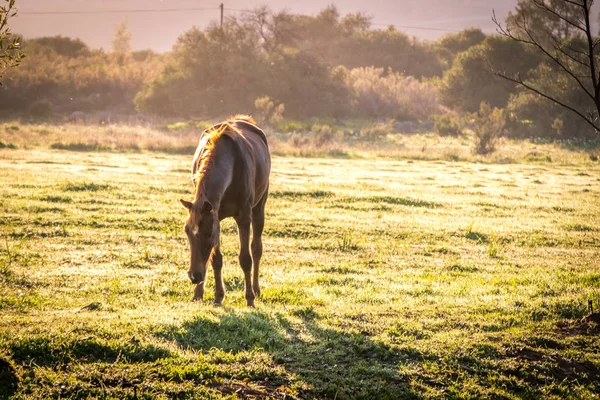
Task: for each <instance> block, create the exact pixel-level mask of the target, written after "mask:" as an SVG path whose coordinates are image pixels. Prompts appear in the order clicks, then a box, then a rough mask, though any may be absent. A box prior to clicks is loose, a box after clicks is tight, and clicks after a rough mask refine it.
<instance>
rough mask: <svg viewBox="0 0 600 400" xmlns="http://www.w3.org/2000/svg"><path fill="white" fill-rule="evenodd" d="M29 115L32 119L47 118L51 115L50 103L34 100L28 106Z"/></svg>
mask: <svg viewBox="0 0 600 400" xmlns="http://www.w3.org/2000/svg"><path fill="white" fill-rule="evenodd" d="M29 114H30V115H31V116H32V117H39V118H43V117H48V116H49V115H51V114H52V103H51V102H49V101H48V100H36V101H34V102H33V103H31V105H30V106H29Z"/></svg>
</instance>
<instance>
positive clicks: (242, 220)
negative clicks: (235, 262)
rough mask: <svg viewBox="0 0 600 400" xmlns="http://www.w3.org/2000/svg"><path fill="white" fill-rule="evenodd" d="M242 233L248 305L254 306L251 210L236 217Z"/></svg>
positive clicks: (241, 250) (241, 263) (241, 255)
mask: <svg viewBox="0 0 600 400" xmlns="http://www.w3.org/2000/svg"><path fill="white" fill-rule="evenodd" d="M235 221H236V222H237V225H238V231H239V235H240V266H241V267H242V271H244V286H245V287H246V305H247V306H248V307H254V289H252V256H251V255H250V223H251V218H250V212H247V213H243V214H242V216H241V217H237V218H236V219H235Z"/></svg>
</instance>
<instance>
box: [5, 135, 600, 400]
mask: <svg viewBox="0 0 600 400" xmlns="http://www.w3.org/2000/svg"><path fill="white" fill-rule="evenodd" d="M57 137H58V136H57ZM2 140H5V139H4V137H3V139H2ZM63 140H64V138H63ZM415 140H420V139H418V138H416V139H415ZM428 140H429V139H428ZM17 146H18V147H19V148H18V149H4V150H0V374H4V375H3V376H6V377H7V378H6V379H5V381H4V383H2V384H0V393H5V394H14V395H15V396H16V397H17V398H48V397H53V398H58V397H61V398H69V397H73V398H87V397H96V398H135V397H137V398H199V399H201V398H210V397H211V396H212V397H213V398H221V397H227V396H230V397H233V398H235V397H240V398H242V397H244V396H245V397H251V396H255V397H259V398H260V397H275V398H284V397H285V396H287V397H288V398H290V397H291V398H294V397H298V398H336V397H337V398H338V399H342V398H365V399H370V398H404V397H408V398H440V397H451V398H465V397H472V398H489V397H502V398H521V397H537V398H557V399H558V398H561V399H562V398H592V397H593V396H594V395H595V394H596V393H598V391H599V390H600V373H599V368H600V353H599V349H600V347H599V345H598V341H597V335H598V332H599V331H598V328H597V325H595V323H594V321H593V320H582V318H583V317H584V316H585V315H586V314H587V313H588V301H589V300H591V301H592V305H593V307H598V304H599V303H598V302H599V301H600V291H599V289H598V288H599V284H600V270H598V265H597V260H598V259H600V239H599V237H600V236H599V235H598V232H600V201H598V198H599V197H600V190H599V189H598V188H599V183H600V165H598V164H597V163H595V164H594V163H592V162H590V161H589V160H586V159H585V158H584V156H583V154H582V153H577V152H576V153H566V150H562V149H559V148H558V147H556V148H555V149H556V151H557V152H558V153H557V154H563V153H562V152H563V151H565V153H564V157H565V158H564V162H560V163H559V162H558V161H555V160H558V159H560V157H562V156H559V155H557V154H552V156H551V157H552V160H553V161H552V162H549V163H541V164H540V163H537V162H535V163H531V162H530V161H527V160H520V161H522V163H521V162H520V163H517V162H514V163H509V164H498V163H489V162H486V163H478V162H473V161H476V160H474V159H470V161H469V162H461V161H445V160H444V159H439V160H437V161H428V160H420V159H417V158H415V157H409V159H402V158H398V159H395V158H364V157H357V158H348V159H332V158H316V157H315V158H297V157H282V156H274V158H273V172H272V178H271V196H270V198H269V201H268V205H267V221H266V226H265V235H264V241H265V254H264V256H263V266H262V270H261V283H262V287H263V293H262V298H261V299H260V301H258V302H257V308H256V309H255V310H252V309H247V308H246V307H245V299H244V293H243V275H242V272H241V269H240V267H239V266H238V263H237V251H238V242H237V231H236V228H235V224H234V223H233V222H231V221H224V222H223V225H222V234H223V237H222V248H223V254H224V263H225V268H224V276H225V283H226V289H227V293H226V298H225V303H224V304H225V305H224V307H222V308H215V307H213V306H211V305H210V302H211V300H212V299H213V294H212V291H213V287H214V286H213V282H212V278H211V279H209V283H208V285H207V286H208V290H207V296H206V302H207V304H198V303H192V302H191V301H190V300H191V298H192V290H193V288H192V285H191V284H190V283H189V281H188V280H187V278H186V270H187V258H188V249H187V243H186V239H185V236H184V234H183V230H182V227H183V225H182V224H183V221H184V218H185V209H184V208H183V207H181V205H180V204H179V201H178V200H179V198H181V197H183V198H188V199H189V198H190V197H191V193H192V187H191V181H190V179H189V171H188V168H189V164H190V159H191V155H168V154H163V153H157V152H147V151H142V150H140V151H139V152H73V151H64V150H51V149H48V148H47V147H45V146H40V147H37V146H32V148H30V149H28V150H27V149H23V147H25V146H24V145H22V144H21V143H17ZM406 146H412V145H410V144H409V143H408V142H407V144H406ZM547 146H548V147H544V151H552V148H553V147H552V145H547ZM436 151H437V150H436ZM515 151H516V150H515ZM411 154H412V153H411ZM411 158H412V159H411ZM515 158H516V159H517V158H518V157H516V156H515ZM2 385H4V386H2ZM0 397H2V396H1V395H0Z"/></svg>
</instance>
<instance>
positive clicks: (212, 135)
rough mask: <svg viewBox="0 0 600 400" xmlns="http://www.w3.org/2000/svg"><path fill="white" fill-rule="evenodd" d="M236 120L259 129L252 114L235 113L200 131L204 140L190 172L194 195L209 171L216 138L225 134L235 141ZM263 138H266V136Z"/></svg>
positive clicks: (197, 151) (237, 130)
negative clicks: (194, 188)
mask: <svg viewBox="0 0 600 400" xmlns="http://www.w3.org/2000/svg"><path fill="white" fill-rule="evenodd" d="M237 121H241V122H245V123H247V124H250V125H251V126H253V127H255V128H256V129H258V130H259V131H260V128H258V127H256V121H255V120H254V118H252V116H250V115H247V114H236V115H233V116H231V117H229V118H227V119H226V120H225V121H222V122H219V123H218V124H215V125H213V126H211V127H210V128H208V129H206V130H205V131H204V132H202V136H201V140H206V142H205V144H204V146H203V147H202V148H200V147H198V149H197V150H196V156H195V157H196V160H195V164H194V171H193V172H192V181H193V182H194V186H195V187H196V196H197V195H198V192H199V191H200V190H201V184H200V183H201V181H202V177H203V176H204V175H206V173H207V172H209V171H210V169H211V167H212V165H213V152H214V149H215V143H216V142H217V140H218V139H219V138H220V137H222V136H225V135H226V136H229V137H231V138H232V139H233V140H234V141H235V142H237V139H236V138H235V136H234V135H235V134H236V133H239V128H238V127H237V126H236V122H237ZM261 132H262V131H261ZM263 135H264V133H263ZM264 140H266V138H265V139H264ZM265 143H266V142H265Z"/></svg>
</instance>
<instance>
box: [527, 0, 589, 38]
mask: <svg viewBox="0 0 600 400" xmlns="http://www.w3.org/2000/svg"><path fill="white" fill-rule="evenodd" d="M563 1H565V2H567V3H570V4H573V5H576V6H578V7H582V5H581V4H577V3H575V2H572V1H568V0H563ZM533 3H534V4H535V5H536V6H537V7H539V8H540V9H542V10H545V11H546V12H548V13H550V14H552V15H554V16H555V17H556V18H558V19H560V20H561V21H564V22H566V23H567V24H569V25H571V26H572V27H574V28H576V29H579V30H580V31H582V32H585V27H582V26H581V23H582V21H577V23H575V22H573V21H571V20H570V19H568V18H567V17H565V16H563V15H561V14H559V13H557V12H556V11H554V10H553V9H552V8H550V7H548V5H547V4H546V2H545V1H544V0H533Z"/></svg>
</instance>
